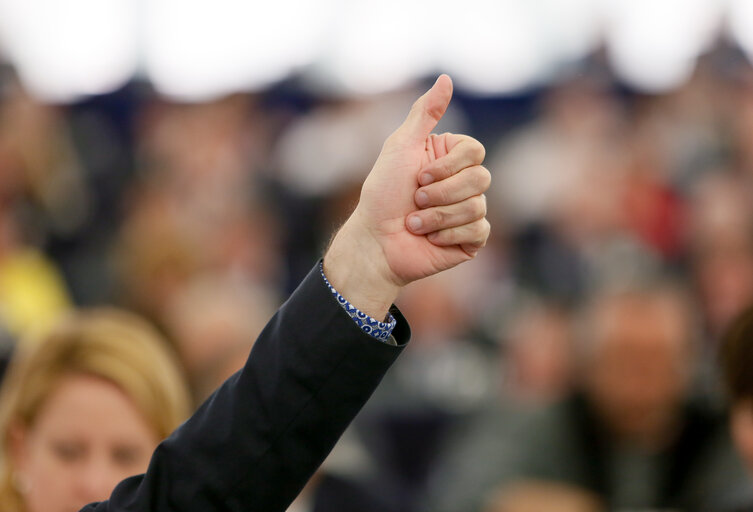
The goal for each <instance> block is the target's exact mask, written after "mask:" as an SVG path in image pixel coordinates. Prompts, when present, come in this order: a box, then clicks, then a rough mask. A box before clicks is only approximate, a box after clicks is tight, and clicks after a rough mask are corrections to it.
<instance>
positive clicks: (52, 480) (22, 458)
mask: <svg viewBox="0 0 753 512" xmlns="http://www.w3.org/2000/svg"><path fill="white" fill-rule="evenodd" d="M158 441H159V440H158V438H157V435H156V433H155V432H153V430H152V429H151V428H150V427H149V425H147V423H146V421H145V420H144V418H143V417H142V415H141V414H140V412H139V411H138V410H137V409H136V407H135V405H134V404H133V403H132V402H131V400H130V399H129V398H128V396H126V395H125V394H124V393H123V392H122V391H121V390H120V389H119V388H118V387H116V386H115V385H114V384H112V383H110V382H107V381H104V380H102V379H99V378H96V377H90V376H85V375H72V376H69V377H65V378H64V379H63V380H62V381H61V383H60V384H59V385H58V386H57V387H56V389H55V391H54V392H53V394H52V395H51V396H50V397H49V398H48V399H47V401H46V402H45V403H44V405H43V406H42V408H41V410H40V411H39V414H38V416H37V419H36V421H35V423H34V425H33V426H32V427H31V428H30V429H28V430H22V431H19V432H16V433H14V435H13V443H14V445H13V447H12V454H13V457H14V462H15V466H16V468H17V469H18V472H19V474H20V477H21V478H22V479H23V487H27V489H24V491H23V494H24V499H25V502H26V506H27V508H28V511H29V512H75V511H78V510H79V509H80V508H81V507H83V506H84V505H86V504H87V503H90V502H92V501H101V500H104V499H106V498H107V497H108V496H109V494H110V492H111V491H112V489H113V488H114V487H115V485H116V484H117V483H118V482H120V481H121V480H123V479H124V478H126V477H128V476H131V475H135V474H138V473H143V472H144V471H146V468H147V465H148V463H149V459H150V456H151V454H152V451H153V450H154V449H155V448H156V446H157V443H158Z"/></svg>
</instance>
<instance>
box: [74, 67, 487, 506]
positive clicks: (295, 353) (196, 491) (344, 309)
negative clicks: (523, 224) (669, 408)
mask: <svg viewBox="0 0 753 512" xmlns="http://www.w3.org/2000/svg"><path fill="white" fill-rule="evenodd" d="M451 96H452V83H451V81H450V79H449V77H447V76H445V75H443V76H441V77H440V78H439V79H438V80H437V82H436V83H435V85H434V86H433V87H432V88H431V89H430V90H429V91H428V92H427V93H426V94H425V95H424V96H422V97H421V98H419V100H418V101H416V103H415V104H414V106H413V108H412V109H411V111H410V113H409V114H408V116H407V117H406V119H405V121H404V122H403V124H402V125H400V127H398V129H397V130H395V132H393V134H392V135H390V137H388V139H387V141H386V142H385V144H384V146H383V150H382V152H381V153H380V155H379V157H378V158H377V160H376V162H375V164H374V167H373V169H372V171H371V173H370V174H369V176H368V178H367V179H366V181H365V182H364V185H363V189H362V192H361V196H360V199H359V203H358V205H357V206H356V209H355V210H354V212H353V214H352V215H351V216H350V217H349V218H348V220H347V221H346V222H345V223H344V224H343V226H342V227H341V228H340V230H339V231H338V232H337V234H336V235H335V236H334V238H333V240H332V243H331V245H330V247H329V249H328V250H327V251H326V253H325V255H324V258H323V260H322V261H320V263H319V264H317V265H315V266H314V267H313V268H312V270H311V272H310V273H309V275H308V276H307V277H306V278H305V279H304V280H303V282H302V283H301V285H300V286H299V288H298V289H297V290H296V291H295V292H294V293H293V294H292V295H291V297H290V298H289V299H288V301H287V302H286V303H285V305H283V306H282V307H281V308H280V310H279V311H278V313H277V314H276V316H275V317H273V319H272V320H271V321H270V322H269V323H268V324H267V327H266V328H265V329H264V330H263V331H262V333H261V335H260V336H259V338H258V339H257V341H256V342H255V344H254V348H253V350H252V353H251V355H250V357H249V358H248V360H247V362H246V365H245V366H244V368H243V369H242V370H241V371H239V372H237V373H236V374H234V375H233V376H232V377H231V378H230V379H228V380H227V381H226V382H225V383H224V384H223V385H222V386H221V387H220V388H219V389H218V390H217V391H216V392H215V393H214V394H213V395H212V396H211V397H210V398H209V399H208V400H207V401H206V402H205V403H204V404H203V405H202V407H201V408H200V409H199V410H198V411H197V412H196V413H194V415H193V416H192V417H191V418H189V420H187V421H186V422H184V423H183V424H182V425H181V426H180V427H179V428H178V429H177V430H176V431H174V432H173V434H172V435H171V436H170V437H168V438H167V439H166V440H165V441H163V442H162V443H160V444H159V446H158V447H157V449H156V450H155V451H154V453H153V455H152V459H151V461H150V463H149V467H148V469H147V471H146V473H144V474H142V475H137V476H133V477H130V478H128V479H126V480H124V481H122V482H121V483H120V484H118V486H116V488H115V489H114V491H113V492H112V494H111V495H110V498H109V499H108V500H107V501H104V502H100V503H92V504H90V505H88V506H87V507H85V508H84V509H83V510H86V511H97V512H105V511H110V512H115V511H125V510H144V511H146V510H155V509H168V508H170V509H175V510H182V511H189V510H201V511H203V512H207V511H212V510H216V511H218V510H244V509H249V508H251V509H258V510H265V511H270V512H273V511H282V510H285V508H286V507H287V506H288V505H289V504H290V503H291V502H292V500H293V498H294V497H295V496H296V494H298V492H299V491H300V490H301V489H302V488H303V486H304V484H305V483H306V481H307V480H308V479H309V477H310V476H311V474H312V473H313V472H314V470H315V469H316V468H317V467H318V466H319V464H321V462H322V461H323V459H324V458H325V456H326V455H327V453H328V452H329V451H330V450H331V449H332V446H333V445H334V443H335V441H336V440H337V438H338V437H339V436H340V435H341V434H342V432H343V430H344V429H345V427H346V426H347V424H348V423H350V421H351V420H352V419H353V417H354V416H355V414H356V413H357V412H358V410H359V409H360V408H361V406H362V405H363V403H364V402H365V401H366V400H367V399H368V397H369V395H370V394H371V393H372V392H373V390H374V388H375V387H376V386H377V384H378V383H379V381H380V379H381V378H382V376H383V375H384V373H385V371H386V370H387V368H388V367H389V366H390V364H391V363H392V362H393V361H394V359H395V358H396V357H397V356H398V355H399V354H400V352H401V351H402V349H403V348H404V346H405V343H406V342H407V341H408V337H409V328H408V325H407V322H406V321H405V319H404V318H403V317H402V315H400V313H399V311H398V310H397V309H394V308H391V305H392V303H393V302H394V300H395V298H396V297H397V295H398V293H399V291H400V290H401V289H402V288H403V287H404V286H405V285H407V284H408V283H410V282H413V281H416V280H419V279H422V278H425V277H428V276H430V275H433V274H436V273H439V272H442V271H445V270H447V269H449V268H452V267H454V266H456V265H458V264H461V263H463V262H466V261H469V260H471V259H473V258H474V257H475V255H476V254H477V253H478V251H479V250H480V249H481V248H482V247H483V246H484V245H485V244H486V239H487V237H488V235H489V231H490V226H489V223H488V221H487V220H486V218H485V215H486V208H485V198H484V196H483V193H484V192H485V190H486V189H487V188H488V186H489V181H490V173H489V171H488V170H486V169H485V168H484V167H483V166H481V163H482V161H483V158H484V154H485V151H484V148H483V146H482V145H481V144H480V143H479V142H477V141H475V140H474V139H472V138H470V137H468V136H464V135H456V134H443V135H431V131H432V130H433V129H434V127H435V126H436V124H437V121H438V120H439V119H440V118H441V117H442V115H443V113H444V111H445V110H446V108H447V105H448V104H449V101H450V99H451ZM385 190H389V191H390V193H388V194H385V193H384V192H385ZM390 311H391V312H390ZM197 314H200V312H197Z"/></svg>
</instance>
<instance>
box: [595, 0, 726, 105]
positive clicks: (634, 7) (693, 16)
mask: <svg viewBox="0 0 753 512" xmlns="http://www.w3.org/2000/svg"><path fill="white" fill-rule="evenodd" d="M604 7H605V13H606V19H607V27H606V28H607V32H606V34H607V49H608V52H609V57H610V61H611V62H612V65H613V66H614V68H615V71H616V73H617V74H618V75H619V76H620V77H622V78H623V79H625V80H626V81H628V82H629V83H631V84H633V85H634V86H637V87H639V88H641V89H644V90H647V91H650V92H659V91H665V90H668V89H671V88H673V87H677V86H678V85H680V84H681V83H683V82H684V81H685V80H687V79H688V78H689V77H690V75H691V74H692V72H693V69H694V66H695V59H696V57H697V56H698V55H699V54H700V53H701V52H702V51H703V50H704V49H706V47H707V46H708V45H709V44H710V43H711V41H712V40H713V37H714V36H715V33H716V32H715V31H716V29H718V27H719V23H720V19H721V14H722V8H721V7H722V6H721V5H720V4H719V2H716V1H715V0H663V1H661V2H656V1H654V0H632V1H630V2H624V1H622V0H605V2H604Z"/></svg>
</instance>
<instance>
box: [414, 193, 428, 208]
mask: <svg viewBox="0 0 753 512" xmlns="http://www.w3.org/2000/svg"><path fill="white" fill-rule="evenodd" d="M416 204H417V205H418V206H426V205H428V204H429V195H428V194H427V193H426V192H424V191H423V190H419V191H418V192H416Z"/></svg>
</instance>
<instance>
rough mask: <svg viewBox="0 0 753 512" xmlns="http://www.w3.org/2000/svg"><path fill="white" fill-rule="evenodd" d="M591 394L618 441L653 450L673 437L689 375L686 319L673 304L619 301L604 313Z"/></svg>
mask: <svg viewBox="0 0 753 512" xmlns="http://www.w3.org/2000/svg"><path fill="white" fill-rule="evenodd" d="M600 315H601V316H600V318H599V320H598V321H597V324H598V327H597V333H596V336H597V339H596V340H595V346H593V347H591V348H592V353H591V354H590V359H589V362H588V369H587V374H588V379H587V391H588V393H589V395H590V396H591V399H592V401H593V402H594V404H595V406H596V409H597V411H598V413H599V414H600V415H601V417H602V418H603V420H605V422H606V425H607V427H609V429H610V430H611V431H612V433H613V434H615V435H616V436H617V437H618V438H621V439H623V440H625V441H628V442H636V443H641V444H647V445H649V446H655V445H656V444H657V443H662V442H664V441H665V440H666V437H667V436H668V435H670V433H671V432H670V429H671V427H673V426H674V423H673V422H674V419H675V417H676V414H677V411H678V409H679V407H680V406H681V404H682V401H683V398H684V395H685V392H686V388H687V383H688V374H689V350H688V346H687V341H686V339H685V338H686V336H687V335H688V331H687V326H686V325H685V320H684V318H685V317H684V315H683V314H682V311H681V310H680V309H679V308H678V307H677V305H676V304H672V303H671V302H670V301H669V300H661V299H657V298H655V299H653V300H652V299H650V298H642V299H638V300H622V301H620V300H617V301H616V302H614V303H613V304H610V305H607V306H606V307H605V308H604V309H602V311H601V312H600Z"/></svg>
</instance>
